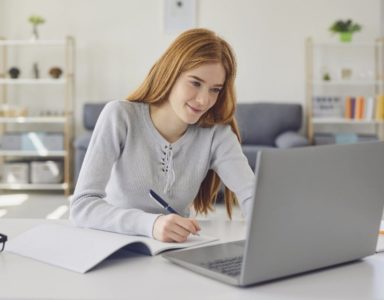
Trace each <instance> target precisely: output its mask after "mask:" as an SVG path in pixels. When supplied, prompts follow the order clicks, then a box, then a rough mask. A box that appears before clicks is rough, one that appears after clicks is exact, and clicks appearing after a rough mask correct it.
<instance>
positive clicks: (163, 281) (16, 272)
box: [0, 219, 384, 300]
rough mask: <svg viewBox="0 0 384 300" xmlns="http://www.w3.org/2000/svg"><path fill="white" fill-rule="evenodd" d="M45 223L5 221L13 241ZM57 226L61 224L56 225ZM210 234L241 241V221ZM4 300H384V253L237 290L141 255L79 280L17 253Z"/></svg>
mask: <svg viewBox="0 0 384 300" xmlns="http://www.w3.org/2000/svg"><path fill="white" fill-rule="evenodd" d="M40 222H45V220H37V219H0V232H2V233H5V234H7V235H8V236H9V237H10V238H12V237H13V236H15V235H16V234H18V233H21V232H23V231H25V230H26V229H28V228H29V227H31V226H33V225H35V224H38V223H40ZM56 222H57V221H56ZM201 225H202V227H203V231H204V233H206V234H209V235H214V236H219V237H222V238H223V239H224V240H237V239H239V238H243V236H244V223H243V222H240V221H233V222H232V223H231V222H226V221H214V222H212V221H202V222H201ZM0 299H7V300H10V299H39V300H41V299H113V300H116V299H133V300H136V299H151V300H153V299H159V300H160V299H180V300H181V299H182V300H188V299H191V300H199V299H219V300H226V299H242V300H246V299H252V300H254V299H384V253H382V254H377V255H374V256H371V257H368V258H366V259H364V260H363V261H360V262H355V263H352V264H347V265H343V266H340V267H336V268H331V269H327V270H322V271H317V272H311V273H309V274H306V275H300V276H295V277H291V278H288V279H283V280H278V281H274V282H272V283H267V284H262V285H257V286H252V287H248V288H237V287H232V286H228V285H225V284H223V283H220V282H217V281H214V280H212V279H209V278H205V277H203V276H200V275H198V274H195V273H193V272H191V271H188V270H185V269H183V268H181V267H178V266H176V265H174V264H172V263H169V262H168V261H166V260H165V259H163V258H162V257H161V256H155V257H149V256H141V255H135V257H124V258H116V259H109V260H107V261H104V262H103V263H101V264H100V265H99V266H97V267H96V268H95V269H93V270H91V271H90V272H89V273H86V274H79V273H75V272H71V271H67V270H65V269H61V268H57V267H53V266H50V265H48V264H44V263H41V262H38V261H34V260H32V259H29V258H24V257H21V256H17V255H14V254H11V253H4V252H3V253H1V254H0Z"/></svg>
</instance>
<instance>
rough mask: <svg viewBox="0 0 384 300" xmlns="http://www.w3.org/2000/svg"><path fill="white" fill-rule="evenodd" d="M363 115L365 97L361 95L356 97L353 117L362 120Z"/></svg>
mask: <svg viewBox="0 0 384 300" xmlns="http://www.w3.org/2000/svg"><path fill="white" fill-rule="evenodd" d="M364 115H365V99H364V97H363V96H359V97H357V98H356V103H355V114H354V119H356V120H362V119H363V118H364Z"/></svg>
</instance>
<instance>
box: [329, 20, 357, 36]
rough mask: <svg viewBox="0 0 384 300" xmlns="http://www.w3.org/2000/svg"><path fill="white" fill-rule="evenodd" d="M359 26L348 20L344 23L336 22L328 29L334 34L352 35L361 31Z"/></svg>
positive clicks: (341, 21)
mask: <svg viewBox="0 0 384 300" xmlns="http://www.w3.org/2000/svg"><path fill="white" fill-rule="evenodd" d="M361 28H362V27H361V25H360V24H358V23H354V22H353V21H352V20H350V19H348V20H346V21H343V20H337V21H335V22H334V23H333V24H332V26H331V27H330V28H329V30H330V31H332V32H335V33H343V32H344V33H345V32H348V33H354V32H357V31H360V30H361Z"/></svg>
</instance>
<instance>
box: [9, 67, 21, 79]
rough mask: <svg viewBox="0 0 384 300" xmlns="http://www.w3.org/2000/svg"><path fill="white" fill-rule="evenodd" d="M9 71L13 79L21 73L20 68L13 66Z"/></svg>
mask: <svg viewBox="0 0 384 300" xmlns="http://www.w3.org/2000/svg"><path fill="white" fill-rule="evenodd" d="M8 73H9V76H11V78H12V79H16V78H18V77H19V75H20V69H18V68H16V67H12V68H10V69H9V71H8Z"/></svg>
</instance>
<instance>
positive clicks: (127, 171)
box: [70, 29, 254, 242]
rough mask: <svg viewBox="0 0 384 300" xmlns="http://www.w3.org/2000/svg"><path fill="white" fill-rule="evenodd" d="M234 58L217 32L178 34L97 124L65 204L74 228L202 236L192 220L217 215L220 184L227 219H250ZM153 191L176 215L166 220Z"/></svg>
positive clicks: (250, 185)
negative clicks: (235, 210) (236, 212)
mask: <svg viewBox="0 0 384 300" xmlns="http://www.w3.org/2000/svg"><path fill="white" fill-rule="evenodd" d="M235 73H236V62H235V57H234V54H233V52H232V49H231V47H230V46H229V44H228V43H227V42H226V41H224V40H223V39H222V38H220V37H218V36H217V35H216V34H215V33H214V32H212V31H209V30H206V29H192V30H188V31H186V32H184V33H182V34H181V35H180V36H179V37H178V38H177V39H176V40H175V41H174V42H173V43H172V44H171V46H170V47H169V48H168V49H167V50H166V51H165V53H164V54H163V55H162V56H161V57H160V59H159V60H158V61H157V62H156V63H155V64H154V66H153V67H152V69H151V70H150V72H149V74H148V75H147V77H146V79H145V80H144V82H143V83H142V84H141V86H140V87H139V88H138V89H137V90H136V91H134V92H133V94H131V95H130V96H129V97H128V101H127V100H120V101H112V102H109V103H108V104H107V105H106V106H105V108H104V109H103V111H102V113H101V114H100V116H99V119H98V121H97V124H96V127H95V129H94V132H93V135H92V138H91V141H90V144H89V148H88V151H87V154H86V156H85V159H84V162H83V165H82V168H81V171H80V175H79V179H78V182H77V185H76V189H75V193H74V197H73V200H72V202H71V210H70V216H71V219H72V221H73V222H74V223H75V224H76V225H78V226H82V227H89V228H95V229H101V230H107V231H113V232H119V233H125V234H131V235H144V236H149V237H153V238H155V239H158V240H161V241H166V242H171V241H173V242H182V241H185V240H186V239H187V237H188V235H189V234H196V233H197V232H198V231H199V230H200V226H199V224H198V222H197V221H196V220H195V219H193V218H189V214H190V207H191V204H193V206H194V209H195V211H196V212H197V213H204V214H206V213H208V211H210V210H212V209H213V205H214V203H215V199H216V196H217V193H218V190H219V186H220V182H223V183H224V185H225V204H226V208H227V212H228V215H229V217H231V212H232V205H233V204H234V203H236V201H235V196H236V197H237V199H238V200H239V203H240V207H241V209H242V212H243V214H244V215H245V216H246V215H247V212H248V210H249V204H250V202H251V199H252V194H253V189H254V174H253V171H252V170H251V169H250V167H249V165H248V162H247V159H246V157H245V156H244V155H243V153H242V150H241V146H240V143H239V132H238V129H237V126H236V121H235V119H234V111H235V105H236V97H235V92H234V80H235ZM150 189H151V190H154V191H155V192H156V193H158V194H159V195H160V196H161V197H162V198H163V199H165V200H166V201H167V202H168V204H169V205H170V206H171V207H172V208H174V209H175V210H176V211H177V212H178V214H165V213H166V211H165V210H164V208H162V207H160V206H159V205H158V204H157V203H156V202H155V201H154V200H153V199H151V198H150V196H149V190H150Z"/></svg>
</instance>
